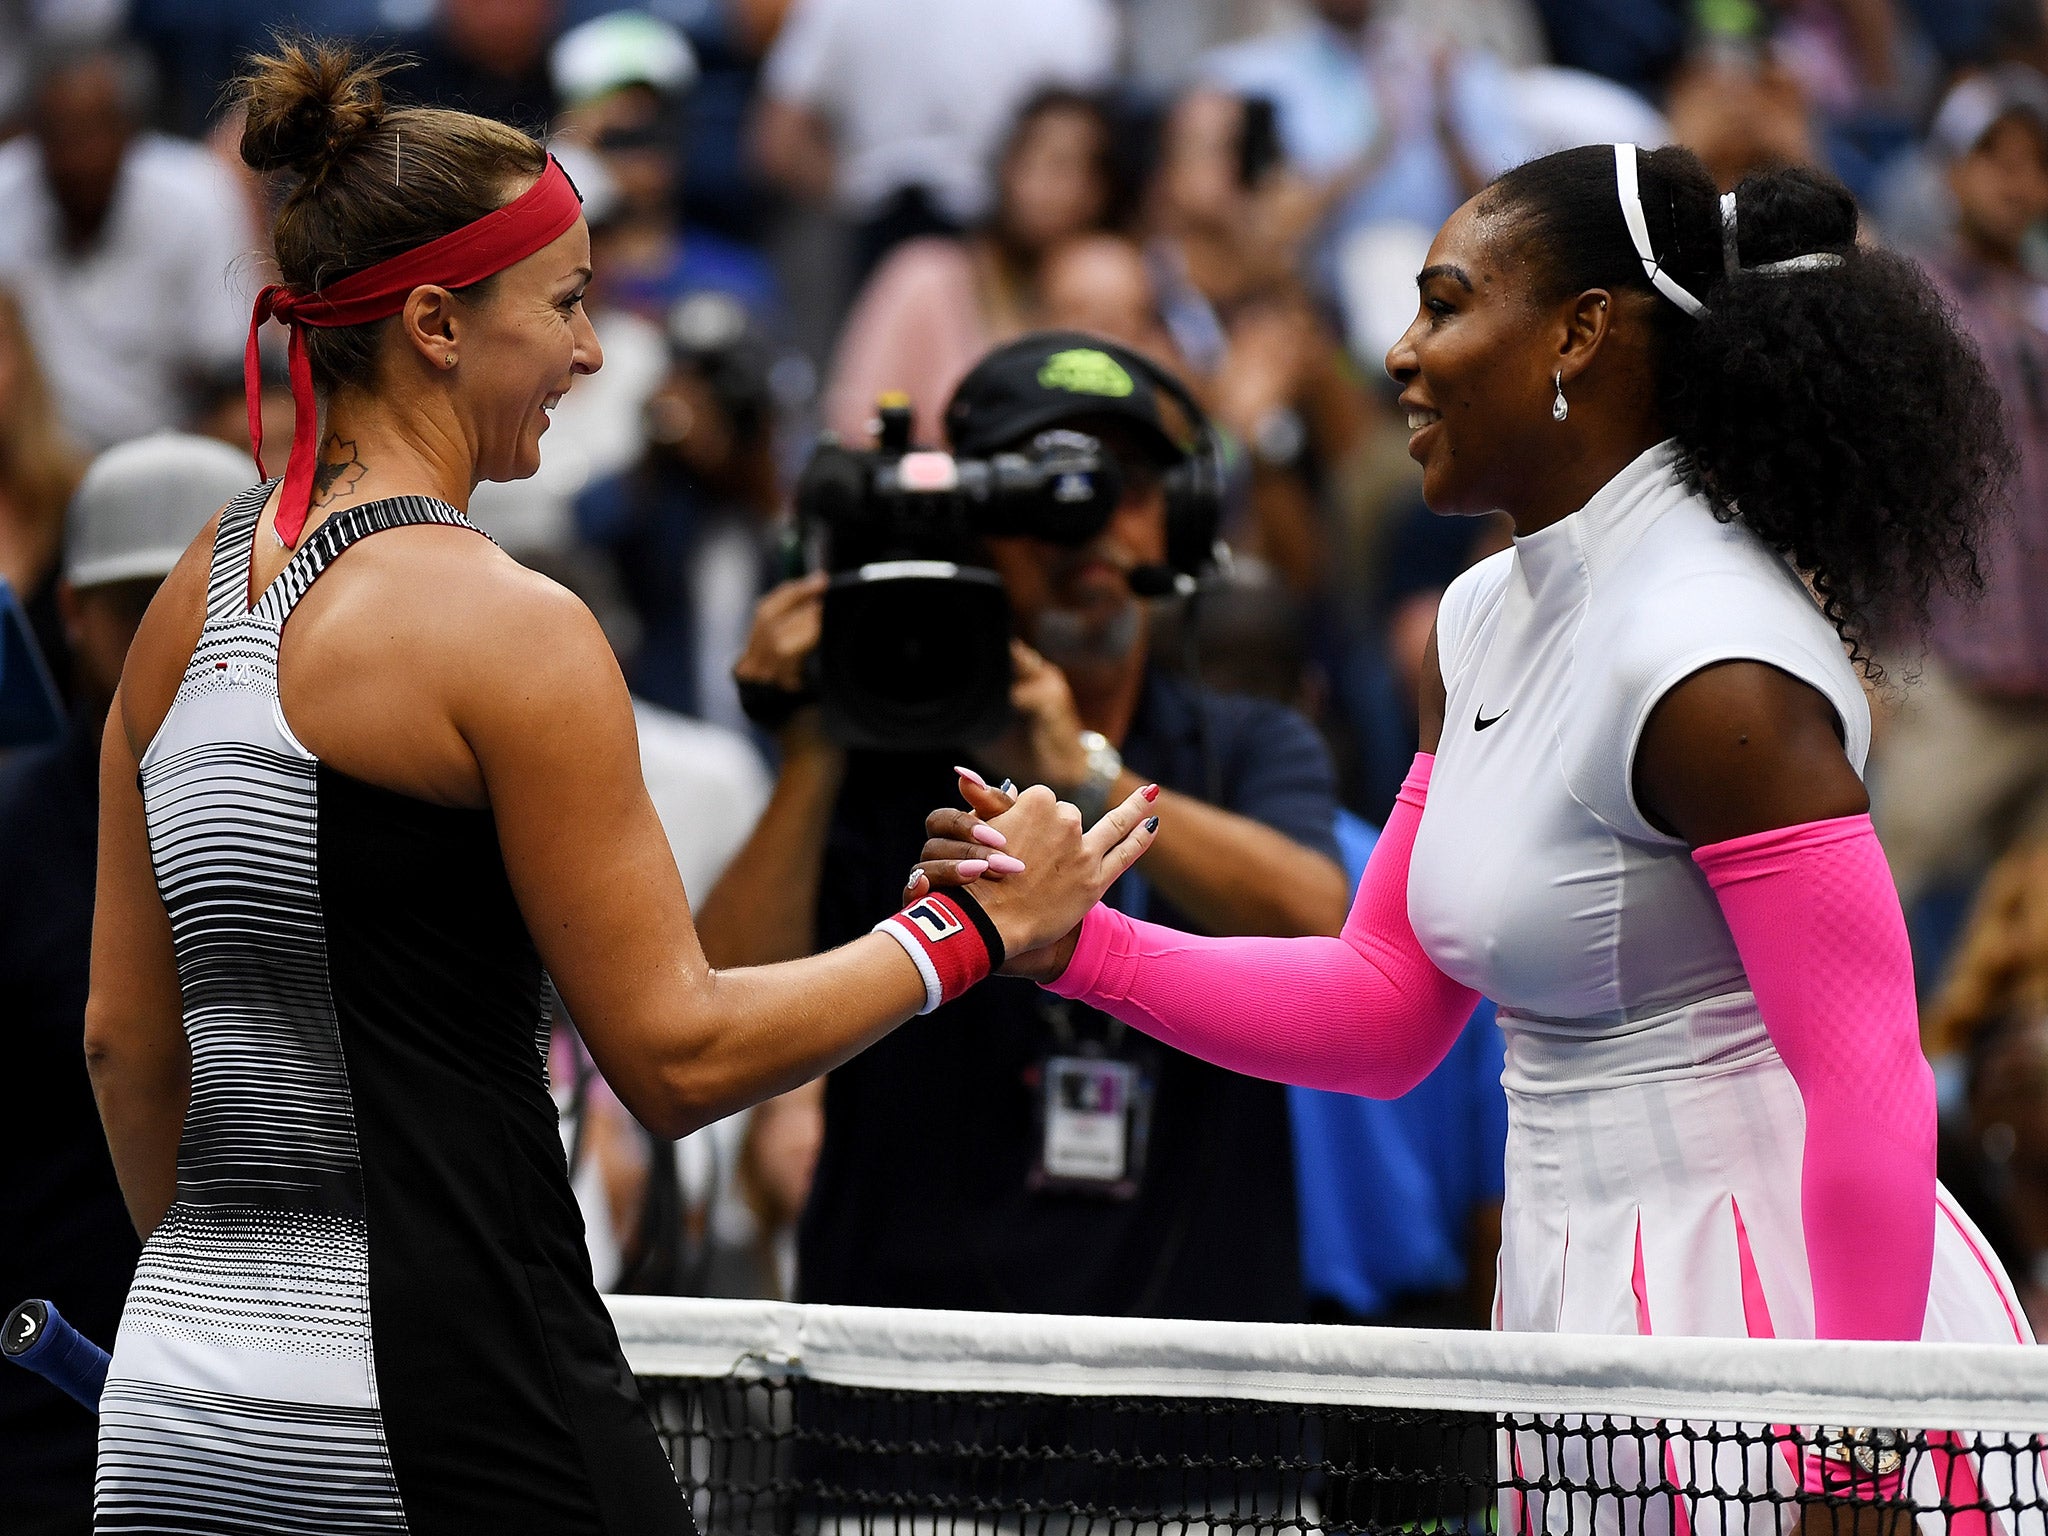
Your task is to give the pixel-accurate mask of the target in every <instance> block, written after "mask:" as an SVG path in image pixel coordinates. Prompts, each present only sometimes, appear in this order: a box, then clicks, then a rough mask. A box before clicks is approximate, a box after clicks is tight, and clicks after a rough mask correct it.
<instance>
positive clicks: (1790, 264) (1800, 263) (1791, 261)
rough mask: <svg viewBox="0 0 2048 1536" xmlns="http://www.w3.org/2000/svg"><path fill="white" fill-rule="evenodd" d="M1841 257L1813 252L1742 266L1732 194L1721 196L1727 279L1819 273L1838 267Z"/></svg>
mask: <svg viewBox="0 0 2048 1536" xmlns="http://www.w3.org/2000/svg"><path fill="white" fill-rule="evenodd" d="M1841 264H1842V258H1841V257H1840V256H1838V255H1836V254H1835V253H1834V252H1833V251H1815V252H1813V253H1812V254H1810V255H1806V256H1787V257H1786V258H1785V259H1784V260H1783V261H1760V262H1758V263H1757V264H1756V265H1755V266H1753V267H1745V266H1744V265H1743V264H1742V261H1741V258H1739V257H1738V256H1737V255H1736V254H1735V194H1734V193H1733V192H1723V193H1722V194H1721V265H1722V266H1723V267H1724V268H1725V269H1726V270H1727V273H1728V275H1729V276H1730V277H1733V276H1734V275H1735V274H1736V273H1738V272H1764V273H1776V272H1821V271H1825V270H1826V269H1827V268H1829V267H1839V266H1840V265H1841Z"/></svg>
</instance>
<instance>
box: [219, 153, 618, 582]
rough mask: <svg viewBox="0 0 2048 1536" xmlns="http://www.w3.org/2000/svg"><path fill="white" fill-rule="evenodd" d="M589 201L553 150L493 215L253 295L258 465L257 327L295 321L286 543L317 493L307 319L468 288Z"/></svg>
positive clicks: (381, 315) (379, 311) (542, 241)
mask: <svg viewBox="0 0 2048 1536" xmlns="http://www.w3.org/2000/svg"><path fill="white" fill-rule="evenodd" d="M582 211H583V200H582V198H581V197H579V196H578V195H577V192H576V187H575V185H574V183H572V182H571V181H570V180H569V177H568V173H567V172H565V171H564V170H563V169H562V167H561V166H560V165H559V164H557V163H556V161H555V157H554V156H553V155H550V156H548V164H547V169H546V170H544V171H542V172H541V173H540V179H539V180H538V181H536V182H535V183H534V184H533V185H532V186H530V187H528V188H527V189H526V190H525V191H524V192H522V193H520V194H519V196H517V197H515V198H513V199H512V201H511V202H509V203H507V204H506V205H505V206H504V207H502V208H500V209H498V210H497V211H496V212H494V213H487V214H485V215H484V216H483V217H482V218H480V219H478V220H477V221H476V222H475V223H473V224H465V225H463V226H462V228H460V229H457V230H451V231H450V232H449V233H447V234H445V235H443V236H441V238H440V239H438V240H429V241H428V242H427V243H426V244H425V245H422V246H418V247H416V248H415V249H413V250H410V251H402V252H400V253H399V254H398V255H396V256H393V257H391V258H390V259H389V260H387V261H380V262H378V263H377V264H376V265H375V266H374V267H365V268H364V269H363V270H362V271H360V272H357V273H355V274H354V275H353V276H350V277H345V278H343V279H342V280H341V281H340V282H338V283H333V284H330V285H329V286H327V287H326V288H322V289H318V290H316V291H314V292H312V293H297V292H294V291H293V290H292V289H290V288H286V287H284V286H283V285H282V284H278V283H273V284H271V285H270V286H269V287H268V288H265V289H264V290H263V291H262V292H261V293H259V294H257V295H256V308H255V311H254V312H253V313H252V314H251V315H250V316H249V346H248V349H247V351H245V352H244V353H243V354H242V392H243V394H244V395H245V396H246V397H247V400H248V405H249V440H250V442H251V443H252V444H253V445H254V447H255V452H256V472H257V473H258V474H259V475H260V474H263V473H264V472H265V471H264V468H263V411H262V394H263V377H262V365H261V362H260V360H259V358H258V356H257V348H256V334H257V332H258V331H259V330H261V329H262V326H263V322H264V321H265V320H268V319H269V318H270V317H271V316H273V315H275V316H276V317H277V318H278V319H279V320H282V321H283V322H284V323H285V324H286V325H288V326H289V327H291V346H290V349H289V355H290V359H291V378H292V452H291V458H290V459H288V460H287V461H286V463H285V470H284V492H283V495H282V498H281V499H280V500H279V502H278V504H277V524H276V526H277V537H278V541H279V542H280V543H282V544H284V545H285V546H287V547H290V546H291V545H294V544H296V543H298V542H299V534H300V533H301V532H303V531H304V529H305V526H306V513H307V511H308V509H309V503H310V502H311V500H312V495H313V468H314V465H315V464H316V463H317V461H318V458H319V453H318V449H319V446H320V445H319V432H320V428H319V418H318V415H317V413H316V410H315V407H314V402H313V366H312V364H311V363H310V362H308V361H307V358H306V344H305V333H304V332H303V331H302V330H301V329H300V327H301V326H307V325H320V326H341V325H367V324H368V323H369V322H370V321H372V320H384V319H387V318H389V317H390V316H392V315H395V314H397V313H398V312H399V311H400V310H401V309H403V308H404V307H405V300H406V296H407V295H408V294H410V293H411V292H412V291H413V289H415V288H418V287H421V286H422V285H425V284H434V285H436V286H438V287H442V288H466V287H468V286H469V285H470V284H471V283H480V282H482V281H483V280H484V279H485V278H487V277H489V276H491V275H492V274H493V273H496V272H502V271H504V270H505V269H506V268H507V267H509V266H511V265H513V263H515V262H520V261H524V260H525V259H526V258H527V257H529V256H531V255H532V254H533V253H534V252H535V251H537V250H540V249H541V248H542V247H543V246H546V245H550V244H552V243H553V242H554V241H555V240H557V239H559V238H560V237H561V236H562V234H563V233H564V232H565V231H566V230H568V229H569V227H570V226H571V225H573V224H574V223H575V222H576V220H577V219H578V218H580V217H581V216H582Z"/></svg>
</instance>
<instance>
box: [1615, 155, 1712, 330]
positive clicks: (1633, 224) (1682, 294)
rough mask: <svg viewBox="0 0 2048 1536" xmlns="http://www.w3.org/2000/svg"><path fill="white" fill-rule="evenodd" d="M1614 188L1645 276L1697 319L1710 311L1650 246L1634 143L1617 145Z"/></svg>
mask: <svg viewBox="0 0 2048 1536" xmlns="http://www.w3.org/2000/svg"><path fill="white" fill-rule="evenodd" d="M1614 186H1615V190H1616V192H1617V193H1619V194H1620V197H1621V221H1622V222H1623V223H1624V224H1626V225H1627V226H1628V237H1629V239H1631V240H1633V241H1634V242H1635V245H1636V255H1637V256H1638V257H1640V258H1641V259H1642V263H1643V275H1644V276H1646V277H1648V278H1649V280H1650V286H1651V287H1652V288H1655V289H1656V290H1657V291H1658V292H1659V293H1661V294H1663V295H1664V297H1665V298H1667V299H1669V300H1670V301H1671V302H1672V303H1674V304H1676V305H1677V306H1678V307H1679V308H1680V309H1682V310H1684V311H1685V312H1686V313H1687V314H1688V315H1691V316H1692V317H1693V319H1695V320H1697V319H1699V317H1700V316H1701V315H1704V314H1705V313H1706V312H1707V306H1706V305H1704V304H1702V303H1701V302H1700V301H1699V300H1698V299H1696V298H1694V297H1693V296H1692V295H1691V294H1690V293H1688V292H1686V290H1685V287H1684V285H1682V284H1681V283H1680V282H1679V281H1678V280H1677V279H1676V278H1674V277H1673V276H1672V275H1671V274H1670V273H1668V272H1666V271H1665V270H1664V266H1663V263H1661V262H1660V261H1658V259H1657V252H1656V249H1655V247H1653V246H1652V245H1651V244H1650V224H1649V221H1648V220H1647V219H1645V218H1644V217H1643V192H1642V188H1641V187H1640V186H1639V185H1638V184H1637V182H1636V147H1635V145H1633V144H1617V145H1615V146H1614Z"/></svg>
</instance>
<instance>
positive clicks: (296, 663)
mask: <svg viewBox="0 0 2048 1536" xmlns="http://www.w3.org/2000/svg"><path fill="white" fill-rule="evenodd" d="M279 672H280V678H279V689H280V694H281V697H282V700H283V704H284V710H285V714H286V716H287V717H288V718H289V720H290V722H291V725H292V727H293V729H294V730H295V731H296V733H297V734H298V737H299V739H300V740H301V741H302V742H303V743H304V744H305V746H306V748H307V750H308V751H310V752H311V753H312V754H313V755H314V756H315V757H318V758H319V759H321V761H323V762H325V763H329V764H331V765H332V766H334V767H336V768H339V769H341V770H343V771H345V772H347V773H348V774H350V775H351V776H353V777H355V778H359V779H363V780H366V781H368V782H370V783H373V784H378V785H382V786H383V787H385V788H387V789H393V790H397V791H400V792H401V793H405V794H409V795H413V796H415V797H418V798H421V799H426V800H430V801H435V802H439V803H443V804H451V805H468V806H477V805H482V804H484V803H486V802H487V801H488V800H489V799H490V798H491V796H490V793H489V788H488V779H489V772H488V769H489V764H488V763H487V762H486V757H487V752H486V747H487V744H489V743H491V742H493V741H499V740H503V739H507V738H510V739H514V740H516V739H518V736H519V733H521V732H522V731H523V732H527V733H531V732H533V731H535V730H538V729H540V728H542V727H543V726H548V727H550V728H554V727H555V725H556V723H557V722H560V724H561V725H562V726H564V727H566V726H568V725H569V724H570V723H571V722H575V721H580V722H581V723H582V726H583V728H585V729H588V728H589V727H590V722H591V720H592V716H591V715H590V713H589V711H588V709H587V708H584V707H582V705H581V704H580V701H581V700H583V699H586V698H590V697H597V698H602V699H605V700H607V701H610V704H611V707H612V708H613V710H614V711H615V712H616V713H617V714H618V715H622V716H623V717H624V719H625V727H624V728H625V730H627V731H628V732H630V731H631V729H632V712H631V705H630V702H629V701H628V699H627V697H626V689H625V683H624V681H623V679H621V677H620V675H619V668H618V663H617V662H616V661H615V660H614V659H613V656H612V653H611V648H610V646H609V645H608V644H607V642H606V640H605V637H604V632H603V631H602V630H601V629H600V628H599V627H598V624H597V620H596V619H595V618H594V617H593V616H592V615H591V613H590V610H589V609H588V608H586V607H585V606H584V605H583V603H582V602H581V601H580V600H579V599H577V598H576V597H575V595H574V594H572V593H570V592H569V591H567V590H566V589H564V588H563V587H561V586H559V585H557V584H556V583H555V582H553V581H550V580H548V579H547V578H546V577H545V576H542V575H540V574H538V573H537V572H534V571H530V570H528V569H527V568H526V567H524V566H522V565H520V564H519V563H518V562H517V561H515V560H513V559H512V558H511V557H510V556H509V555H507V554H505V553H504V552H503V551H502V550H500V549H499V548H498V547H497V546H496V545H495V544H493V543H491V542H490V540H488V539H485V538H481V537H479V536H478V535H477V534H476V533H475V532H473V531H472V530H470V529H467V528H456V527H449V526H446V525H442V524H419V525H414V526H410V527H404V528H393V529H390V530H388V531H386V532H384V533H380V534H378V535H377V536H375V537H374V538H368V539H364V540H362V541H361V543H359V544H358V545H355V546H353V547H352V548H351V549H350V550H349V551H348V553H347V554H346V555H344V556H343V557H342V558H341V559H339V560H337V561H336V562H335V565H334V568H333V569H332V570H330V571H329V572H327V573H326V574H325V575H323V576H322V577H321V578H320V579H319V580H318V581H316V582H315V583H314V584H313V586H312V587H311V589H310V590H308V592H307V593H306V596H305V597H304V599H303V600H302V601H301V602H300V604H299V608H298V610H297V611H296V612H295V613H294V614H293V616H292V619H291V622H290V624H289V625H288V626H287V627H286V630H285V636H284V644H283V647H282V652H281V655H280V666H279ZM627 739H628V740H630V739H631V738H630V736H629V737H628V738H627Z"/></svg>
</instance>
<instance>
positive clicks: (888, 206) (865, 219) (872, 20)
mask: <svg viewBox="0 0 2048 1536" xmlns="http://www.w3.org/2000/svg"><path fill="white" fill-rule="evenodd" d="M1116 50H1117V22H1116V14H1115V11H1114V9H1113V8H1112V7H1111V5H1110V4H1109V3H1108V0H1034V3H1032V4H1029V5H1019V4H1016V3H1014V0H794V3H793V4H792V5H791V6H790V8H789V12H788V15H787V17H786V19H785V20H784V22H783V25H782V30H781V34H780V35H779V36H778V37H777V39H776V41H775V45H774V47H773V48H772V49H771V50H770V52H769V54H768V58H767V60H766V62H765V64H764V65H763V68H762V92H763V95H762V100H761V103H760V108H759V116H758V119H757V121H756V123H755V129H754V147H755V153H756V156H757V158H758V160H759V162H760V164H761V167H762V169H763V170H765V171H766V172H767V174H768V176H769V177H770V179H771V180H773V181H775V182H777V183H778V184H780V185H781V186H783V187H785V188H787V189H788V190H789V191H791V192H793V193H795V194H797V195H798V196H800V197H803V198H806V199H810V200H822V199H823V198H825V197H826V196H828V195H830V196H831V197H833V198H834V199H835V200H836V201H837V203H838V205H839V207H840V209H841V210H842V212H843V213H844V214H845V215H846V217H848V218H849V219H851V220H853V221H854V222H855V223H856V225H857V226H858V235H857V240H856V250H855V257H854V266H855V271H856V275H858V276H862V277H864V276H865V275H866V274H867V273H868V272H869V271H871V270H872V269H873V268H874V266H875V264H876V263H877V262H878V261H880V260H881V258H882V256H883V255H884V254H886V253H887V252H888V250H889V249H890V248H891V247H892V246H894V245H896V244H897V243H899V242H901V241H903V240H907V239H910V238H912V237H913V236H916V235H926V234H950V233H955V232H958V231H959V230H962V229H965V228H967V227H968V226H969V225H971V224H973V223H975V222H976V221H978V220H980V219H981V218H983V217H984V216H985V214H986V212H987V210H988V206H989V204H990V202H991V201H992V194H993V188H992V187H991V185H990V182H989V166H990V164H991V163H992V160H993V157H994V153H995V150H996V148H997V145H998V143H999V141H1000V140H1001V138H1002V136H1003V134H1004V131H1005V130H1006V128H1007V127H1008V126H1009V124H1010V123H1011V121H1012V120H1013V118H1014V117H1015V116H1016V113H1017V109H1018V108H1019V107H1020V106H1021V105H1022V104H1023V103H1024V102H1025V101H1026V100H1028V99H1029V98H1030V96H1031V94H1032V93H1033V92H1034V91H1037V90H1040V89H1042V88H1044V87H1046V86H1048V85H1062V86H1067V87H1069V88H1072V89H1077V90H1087V89H1092V88H1094V87H1096V86H1099V85H1101V84H1103V83H1104V82H1105V81H1107V80H1108V78H1109V76H1110V73H1111V71H1112V69H1113V67H1114V65H1115V62H1116Z"/></svg>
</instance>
